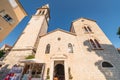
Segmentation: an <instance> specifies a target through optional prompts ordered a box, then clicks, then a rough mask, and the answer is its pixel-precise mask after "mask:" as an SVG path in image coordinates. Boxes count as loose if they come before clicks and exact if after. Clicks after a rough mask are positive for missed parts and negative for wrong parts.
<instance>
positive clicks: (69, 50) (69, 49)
mask: <svg viewBox="0 0 120 80" xmlns="http://www.w3.org/2000/svg"><path fill="white" fill-rule="evenodd" d="M68 52H69V53H73V46H72V44H71V43H69V44H68Z"/></svg>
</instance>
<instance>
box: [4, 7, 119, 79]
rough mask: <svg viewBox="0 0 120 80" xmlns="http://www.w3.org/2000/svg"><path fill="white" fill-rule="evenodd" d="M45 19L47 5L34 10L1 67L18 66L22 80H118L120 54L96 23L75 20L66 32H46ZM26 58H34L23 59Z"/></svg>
mask: <svg viewBox="0 0 120 80" xmlns="http://www.w3.org/2000/svg"><path fill="white" fill-rule="evenodd" d="M49 19H50V10H49V5H44V6H42V7H41V8H39V9H37V11H36V13H35V14H34V15H33V16H32V17H31V19H30V21H29V22H28V24H27V26H26V28H25V29H24V31H23V32H22V34H21V36H20V37H19V38H18V40H17V41H16V43H15V44H14V46H13V48H12V50H11V51H10V53H9V54H8V56H7V57H6V58H5V59H4V61H3V62H4V63H5V64H4V65H3V67H4V66H6V65H8V66H7V69H11V68H12V67H13V65H15V64H20V65H22V66H23V70H22V73H21V75H22V77H21V79H22V80H25V79H24V77H25V76H27V77H29V78H31V80H120V62H119V59H120V54H119V53H118V51H117V50H116V49H115V47H114V46H113V45H112V43H111V42H110V40H109V39H108V38H107V37H106V35H105V34H104V32H103V31H102V30H101V29H100V27H99V26H98V25H97V23H96V21H94V20H91V19H87V18H79V19H77V20H74V21H73V22H72V23H71V28H70V31H65V30H62V29H56V30H54V31H52V32H47V29H48V22H49ZM29 55H35V58H32V59H25V57H27V56H29ZM26 74H27V75H26ZM26 80H27V79H26Z"/></svg>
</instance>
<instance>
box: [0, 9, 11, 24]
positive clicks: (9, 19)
mask: <svg viewBox="0 0 120 80" xmlns="http://www.w3.org/2000/svg"><path fill="white" fill-rule="evenodd" d="M0 16H1V17H2V18H3V19H4V20H5V21H7V22H8V23H10V24H12V23H13V19H12V18H11V17H10V16H9V15H8V14H6V13H5V10H2V11H0Z"/></svg>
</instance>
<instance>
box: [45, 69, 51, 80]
mask: <svg viewBox="0 0 120 80" xmlns="http://www.w3.org/2000/svg"><path fill="white" fill-rule="evenodd" d="M49 71H50V69H49V68H48V69H47V77H46V80H50V75H49Z"/></svg>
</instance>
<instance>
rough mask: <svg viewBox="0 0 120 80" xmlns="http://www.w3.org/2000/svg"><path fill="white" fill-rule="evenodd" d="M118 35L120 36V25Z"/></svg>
mask: <svg viewBox="0 0 120 80" xmlns="http://www.w3.org/2000/svg"><path fill="white" fill-rule="evenodd" d="M117 35H118V36H119V38H120V27H119V28H118V32H117Z"/></svg>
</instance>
